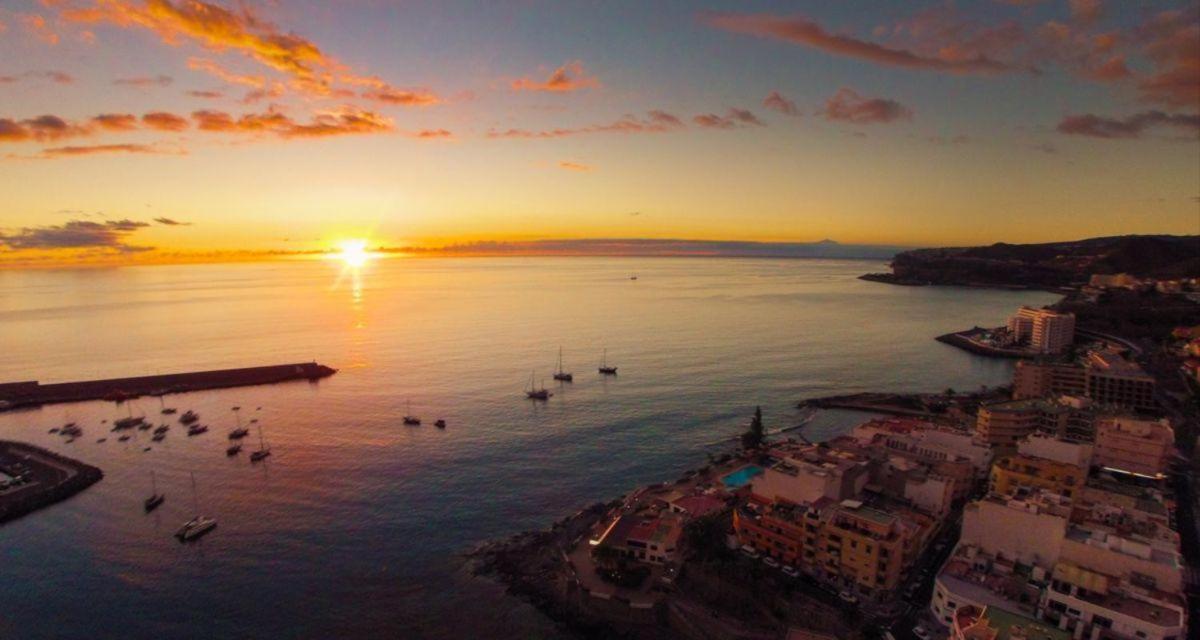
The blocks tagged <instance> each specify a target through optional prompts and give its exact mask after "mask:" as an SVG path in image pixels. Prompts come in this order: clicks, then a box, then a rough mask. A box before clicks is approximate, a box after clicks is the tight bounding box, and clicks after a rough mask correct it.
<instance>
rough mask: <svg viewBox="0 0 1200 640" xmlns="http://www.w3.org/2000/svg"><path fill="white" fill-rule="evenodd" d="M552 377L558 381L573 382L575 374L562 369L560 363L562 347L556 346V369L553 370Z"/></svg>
mask: <svg viewBox="0 0 1200 640" xmlns="http://www.w3.org/2000/svg"><path fill="white" fill-rule="evenodd" d="M554 379H555V380H558V381H559V382H574V381H575V376H573V375H571V374H570V373H567V372H566V371H563V365H562V347H559V348H558V371H555V372H554Z"/></svg>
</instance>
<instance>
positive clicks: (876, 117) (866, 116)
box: [821, 87, 913, 124]
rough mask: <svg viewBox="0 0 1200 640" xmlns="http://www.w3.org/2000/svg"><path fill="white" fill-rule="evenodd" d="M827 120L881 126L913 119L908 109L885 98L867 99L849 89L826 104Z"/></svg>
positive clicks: (834, 95)
mask: <svg viewBox="0 0 1200 640" xmlns="http://www.w3.org/2000/svg"><path fill="white" fill-rule="evenodd" d="M821 113H822V114H823V115H824V116H825V119H827V120H835V121H842V122H853V123H855V124H879V123H888V122H894V121H896V120H909V119H912V116H913V112H912V110H911V109H909V108H908V107H905V106H904V105H902V104H900V103H899V102H896V101H895V100H887V99H884V98H867V97H864V96H861V95H859V94H858V92H856V91H854V90H853V89H849V88H845V87H843V88H841V89H839V90H838V92H837V93H835V94H833V97H831V98H829V100H828V101H826V102H825V108H824V109H823V110H822V111H821Z"/></svg>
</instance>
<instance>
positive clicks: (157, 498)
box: [142, 471, 167, 513]
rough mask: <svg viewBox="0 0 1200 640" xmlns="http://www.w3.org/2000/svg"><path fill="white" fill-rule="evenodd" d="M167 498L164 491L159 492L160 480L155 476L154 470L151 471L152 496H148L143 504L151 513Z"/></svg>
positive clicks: (147, 511)
mask: <svg viewBox="0 0 1200 640" xmlns="http://www.w3.org/2000/svg"><path fill="white" fill-rule="evenodd" d="M166 499H167V496H166V494H162V493H159V492H158V482H157V481H156V480H155V478H154V471H151V472H150V497H149V498H146V500H145V501H144V502H143V503H142V506H143V507H144V508H145V509H146V513H150V512H151V511H154V510H155V509H157V508H158V506H159V505H161V504H162V503H163V501H164V500H166Z"/></svg>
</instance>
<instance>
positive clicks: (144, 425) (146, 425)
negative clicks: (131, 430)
mask: <svg viewBox="0 0 1200 640" xmlns="http://www.w3.org/2000/svg"><path fill="white" fill-rule="evenodd" d="M153 426H154V425H152V424H150V423H149V422H143V423H141V424H139V425H138V431H149V430H150V429H151V427H153Z"/></svg>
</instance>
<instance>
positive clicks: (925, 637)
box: [913, 625, 933, 640]
mask: <svg viewBox="0 0 1200 640" xmlns="http://www.w3.org/2000/svg"><path fill="white" fill-rule="evenodd" d="M913 635H914V636H916V637H917V638H919V639H920V640H929V639H930V638H932V637H933V634H932V633H929V629H926V628H925V627H922V626H921V625H917V626H915V627H913Z"/></svg>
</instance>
